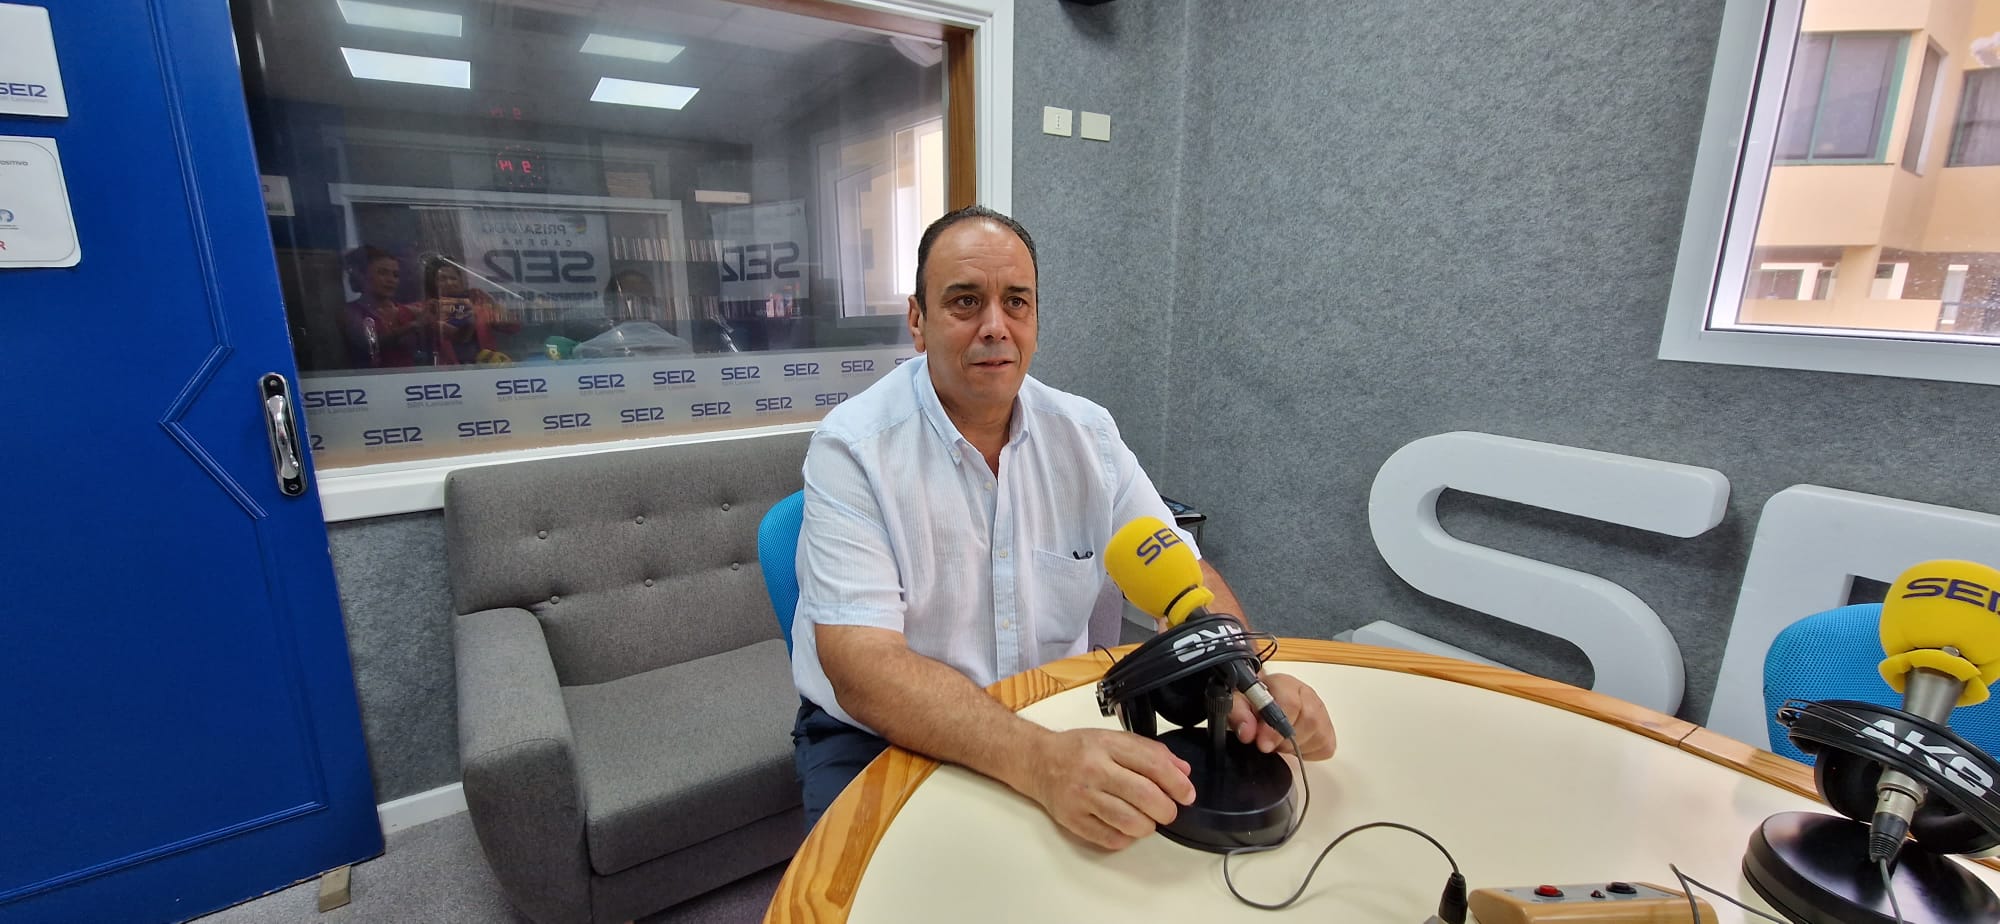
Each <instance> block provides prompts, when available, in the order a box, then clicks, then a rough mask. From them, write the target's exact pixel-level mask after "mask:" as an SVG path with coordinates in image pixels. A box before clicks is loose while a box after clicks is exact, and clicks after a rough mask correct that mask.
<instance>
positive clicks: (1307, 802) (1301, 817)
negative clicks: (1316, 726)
mask: <svg viewBox="0 0 2000 924" xmlns="http://www.w3.org/2000/svg"><path fill="white" fill-rule="evenodd" d="M1285 743H1287V744H1289V745H1291V746H1292V754H1293V755H1294V756H1296V755H1298V753H1299V743H1298V742H1297V741H1296V740H1294V739H1292V738H1289V737H1288V738H1286V739H1285ZM1299 789H1300V790H1301V796H1300V800H1299V810H1298V812H1297V813H1296V814H1294V815H1293V816H1292V826H1291V828H1290V830H1287V831H1286V832H1285V836H1284V837H1283V838H1281V839H1280V840H1279V841H1278V842H1277V843H1275V844H1264V845H1260V846H1255V847H1238V848H1236V849H1234V850H1230V851H1228V852H1226V853H1224V854H1223V855H1222V882H1223V884H1224V885H1226V886H1228V887H1229V894H1231V895H1234V896H1236V900H1237V901H1240V902H1242V903H1244V904H1246V905H1249V906H1250V907H1252V908H1261V909H1263V910H1265V911H1279V910H1282V909H1284V908H1287V907H1290V906H1291V904H1292V903H1293V902H1296V901H1298V900H1299V896H1301V895H1304V894H1305V891H1306V886H1308V885H1311V884H1312V879H1313V876H1315V875H1317V874H1318V873H1319V866H1320V864H1321V863H1324V862H1326V858H1327V855H1328V854H1331V853H1333V848H1335V847H1338V846H1340V842H1342V841H1344V840H1347V839H1348V838H1349V837H1350V836H1352V835H1355V834H1359V833H1361V832H1363V831H1366V830H1368V829H1370V828H1395V829H1398V830H1402V831H1408V832H1410V833H1411V834H1414V835H1416V836H1418V837H1421V838H1423V839H1424V840H1426V841H1429V842H1430V844H1431V846H1432V847H1436V848H1437V849H1438V852H1439V853H1441V854H1444V860H1445V862H1446V863H1449V864H1451V878H1450V879H1449V880H1447V881H1446V887H1445V895H1446V900H1445V902H1442V903H1440V904H1441V907H1440V911H1441V912H1442V911H1443V910H1444V908H1443V907H1442V906H1443V905H1447V904H1451V903H1453V901H1454V899H1453V896H1454V891H1455V894H1456V898H1455V904H1456V907H1457V909H1458V912H1457V915H1456V920H1455V921H1454V922H1453V924H1463V922H1464V920H1465V912H1464V908H1465V876H1464V875H1463V874H1461V873H1460V872H1459V869H1458V860H1456V859H1454V858H1453V857H1452V855H1451V851H1449V850H1446V849H1445V846H1444V845H1443V844H1440V843H1438V839H1437V838H1435V837H1432V836H1430V835H1429V834H1426V833H1424V832H1423V831H1422V830H1419V829H1417V828H1414V827H1411V826H1410V825H1406V824H1401V823H1399V822H1394V821H1371V822H1369V823H1367V824H1363V825H1355V826H1354V827H1352V828H1349V829H1347V830H1345V831H1342V832H1341V833H1340V836H1338V837H1335V838H1334V839H1333V842H1332V843H1329V844H1327V845H1326V847H1325V848H1324V849H1322V850H1320V852H1319V856H1318V857H1316V858H1314V859H1313V864H1312V868H1311V869H1308V870H1306V876H1305V878H1304V879H1303V880H1301V881H1300V882H1299V887H1298V888H1296V889H1293V890H1292V894H1290V895H1288V896H1286V897H1285V899H1284V900H1283V901H1279V902H1260V901H1257V900H1255V899H1253V898H1250V897H1248V896H1246V895H1244V894H1243V893H1242V892H1241V891H1240V890H1238V889H1237V888H1236V880H1235V877H1233V876H1231V875H1230V872H1229V861H1230V859H1231V858H1233V857H1236V856H1238V855H1242V854H1253V853H1263V852H1265V851H1267V850H1276V849H1278V848H1279V847H1283V846H1285V845H1286V844H1288V843H1291V840H1292V836H1293V835H1295V834H1297V833H1298V831H1299V826H1300V825H1302V824H1304V823H1305V817H1306V809H1307V808H1308V807H1310V806H1311V805H1312V781H1311V778H1310V777H1308V776H1307V775H1306V772H1305V759H1304V758H1302V757H1301V758H1299ZM1440 917H1444V915H1443V914H1440ZM1446 920H1448V921H1451V920H1452V919H1451V918H1446Z"/></svg>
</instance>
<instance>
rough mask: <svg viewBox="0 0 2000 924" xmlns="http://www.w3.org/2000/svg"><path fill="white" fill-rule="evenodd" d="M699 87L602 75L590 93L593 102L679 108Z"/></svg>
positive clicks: (698, 90) (699, 90)
mask: <svg viewBox="0 0 2000 924" xmlns="http://www.w3.org/2000/svg"><path fill="white" fill-rule="evenodd" d="M699 92H701V88H699V87H679V86H675V85H673V84H670V83H647V82H645V81H643V80H620V79H619V78H617V77H604V78H601V79H599V80H598V81H597V91H596V92H595V93H592V94H590V101H591V102H593V103H618V104H620V105H624V106H651V107H653V108H654V109H679V108H681V107H682V106H685V105H687V104H688V100H691V99H694V95H695V94H696V93H699Z"/></svg>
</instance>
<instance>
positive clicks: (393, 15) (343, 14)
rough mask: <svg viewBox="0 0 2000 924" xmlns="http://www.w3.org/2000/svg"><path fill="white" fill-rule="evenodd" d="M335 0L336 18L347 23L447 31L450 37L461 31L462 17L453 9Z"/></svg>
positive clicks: (435, 31) (414, 29) (417, 30)
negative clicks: (338, 16) (424, 8)
mask: <svg viewBox="0 0 2000 924" xmlns="http://www.w3.org/2000/svg"><path fill="white" fill-rule="evenodd" d="M337 2H338V3H339V4H340V18H342V19H345V20H347V24H348V25H350V26H368V27H369V28H373V29H396V30H398V31H402V32H422V33H424V34H425V35H449V36H451V37H452V38H460V37H462V36H464V35H465V17H463V16H460V15H458V14H457V13H438V12H433V11H431V10H413V9H410V8H409V7H406V6H390V5H388V4H386V3H369V2H367V0H337Z"/></svg>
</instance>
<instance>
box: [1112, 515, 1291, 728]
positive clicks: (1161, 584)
mask: <svg viewBox="0 0 2000 924" xmlns="http://www.w3.org/2000/svg"><path fill="white" fill-rule="evenodd" d="M1104 570H1105V571H1107V572H1109V573H1110V574H1111V582H1112V583H1114V584H1117V585H1118V589H1119V591H1121V592H1122V593H1124V594H1125V599H1127V600H1130V601H1132V605H1133V606H1136V607H1138V608H1139V609H1140V611H1141V612H1144V613H1146V614H1147V615H1149V616H1151V617H1153V618H1154V619H1157V620H1160V621H1161V622H1162V623H1164V624H1166V626H1167V629H1168V630H1169V631H1172V630H1173V629H1175V628H1178V627H1179V626H1180V625H1181V623H1184V622H1186V621H1188V620H1189V619H1193V618H1197V617H1201V616H1209V615H1214V614H1211V613H1209V611H1208V605H1209V604H1211V603H1214V602H1215V592H1214V591H1212V590H1209V589H1208V588H1206V587H1203V586H1201V562H1200V561H1199V560H1198V559H1196V558H1195V557H1194V549H1191V548H1189V547H1188V544H1187V542H1185V541H1184V540H1182V539H1181V536H1180V534H1179V533H1177V532H1174V530H1173V527H1171V526H1168V525H1167V524H1166V523H1165V522H1163V521H1161V520H1160V519H1159V518H1158V517H1140V518H1138V519H1136V520H1133V521H1132V522H1130V523H1127V524H1125V525H1124V526H1121V527H1119V528H1118V531H1117V532H1115V533H1112V534H1111V542H1110V543H1108V544H1106V545H1105V547H1104ZM1236 628H1239V629H1240V628H1241V627H1240V626H1238V627H1236ZM1229 670H1230V675H1231V676H1230V680H1231V682H1232V683H1233V684H1234V685H1235V687H1236V689H1238V690H1240V691H1242V693H1243V698H1244V699H1247V700H1249V701H1250V705H1251V707H1252V708H1254V709H1256V710H1257V715H1258V716H1260V717H1262V718H1263V720H1264V723H1265V724H1267V725H1269V726H1271V727H1272V728H1273V729H1276V730H1277V732H1278V733H1279V734H1280V735H1283V736H1285V737H1286V738H1290V737H1292V734H1293V731H1292V721H1291V719H1290V718H1289V717H1288V716H1286V715H1285V710H1284V709H1283V708H1281V707H1280V706H1279V705H1278V703H1277V701H1276V700H1273V699H1272V698H1271V688H1270V687H1267V686H1265V685H1264V680H1263V678H1261V677H1258V676H1257V669H1256V668H1254V667H1251V666H1250V665H1249V664H1245V663H1242V662H1240V661H1238V662H1232V663H1231V665H1230V667H1229Z"/></svg>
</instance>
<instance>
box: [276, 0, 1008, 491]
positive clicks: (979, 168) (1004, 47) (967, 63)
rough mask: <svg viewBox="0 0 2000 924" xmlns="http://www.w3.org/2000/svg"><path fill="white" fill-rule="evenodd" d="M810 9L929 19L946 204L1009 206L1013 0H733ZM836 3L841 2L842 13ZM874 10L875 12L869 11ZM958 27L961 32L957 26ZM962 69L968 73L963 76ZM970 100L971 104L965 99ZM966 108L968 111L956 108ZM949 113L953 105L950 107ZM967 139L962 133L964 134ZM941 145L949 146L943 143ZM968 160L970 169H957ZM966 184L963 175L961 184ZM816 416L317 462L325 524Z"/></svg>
mask: <svg viewBox="0 0 2000 924" xmlns="http://www.w3.org/2000/svg"><path fill="white" fill-rule="evenodd" d="M739 2H747V3H751V4H754V5H760V6H767V7H775V8H780V9H788V10H790V11H793V12H801V13H807V14H808V15H814V14H817V15H827V14H828V13H829V12H832V13H833V14H834V15H836V16H838V15H841V14H842V13H843V12H844V13H845V14H846V16H847V18H849V20H850V21H854V22H857V23H859V24H864V25H866V24H870V23H875V24H881V23H884V22H889V21H891V20H897V19H900V20H903V21H906V22H907V21H909V20H917V21H921V22H923V23H927V24H935V25H937V26H938V27H939V28H940V31H941V32H946V31H948V34H946V35H945V36H944V40H945V41H946V42H947V45H948V47H949V51H948V55H949V57H948V58H947V63H946V66H947V68H948V69H949V70H948V71H947V75H946V94H947V100H946V113H945V117H946V131H947V133H948V134H947V137H946V144H947V145H948V146H954V145H961V144H963V143H964V142H966V141H968V140H969V141H971V143H972V148H973V159H972V160H971V161H970V162H967V161H965V160H963V159H959V158H950V159H948V162H947V170H949V171H951V173H950V177H949V179H948V181H947V183H946V192H945V195H946V200H947V201H946V206H947V208H957V207H959V206H962V205H968V204H970V203H971V202H974V201H977V202H980V203H984V204H985V205H987V206H989V207H991V208H994V209H997V210H999V211H1002V212H1011V211H1012V210H1013V192H1014V163H1013V143H1012V139H1013V131H1014V122H1013V111H1014V0H739ZM839 8H845V10H844V11H843V10H840V9H839ZM871 17H874V18H871ZM955 30H963V31H955ZM966 76H969V77H970V80H966V79H964V78H965V77H966ZM968 104H969V105H968ZM964 108H970V109H971V110H972V117H971V118H970V119H965V118H953V116H954V115H955V114H957V115H962V110H963V109H964ZM954 110H960V111H959V112H954ZM967 135H969V136H970V137H969V138H967V137H966V136H967ZM948 149H949V147H948ZM967 166H970V167H972V169H973V170H974V171H976V172H975V173H974V175H973V176H971V177H968V176H966V175H965V167H967ZM968 181H970V182H968ZM818 426H819V425H818V423H817V422H806V423H795V424H781V425H776V426H763V427H744V428H740V429H732V430H724V431H710V432H703V433H686V434H674V435H668V436H654V437H646V438H642V439H629V440H609V441H605V442H600V443H589V444H584V445H570V446H551V447H543V448H535V449H515V450H507V451H504V452H491V453H479V454H472V455H462V456H453V457H451V458H448V459H427V460H422V461H414V462H391V463H384V464H379V465H364V466H353V467H345V468H338V469H332V470H318V469H317V468H316V469H315V476H316V478H317V481H318V487H319V499H320V509H321V512H322V514H323V516H324V519H325V521H326V522H328V523H335V522H342V521H347V520H361V519H370V518H373V517H381V516H389V515H392V514H399V513H417V512H422V511H427V510H442V509H443V508H444V482H445V477H446V476H447V475H450V474H451V473H452V472H454V471H456V470H458V469H461V468H471V467H474V466H480V465H498V464H502V463H507V462H519V461H526V460H530V459H551V458H563V457H568V456H582V455H592V454H595V453H602V452H625V451H630V450H634V449H645V448H650V447H654V446H677V445H684V444H690V443H707V442H714V441H717V440H733V439H755V438H758V437H764V436H771V435H775V434H780V433H798V432H806V431H811V430H814V429H816V428H817V427H818Z"/></svg>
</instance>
